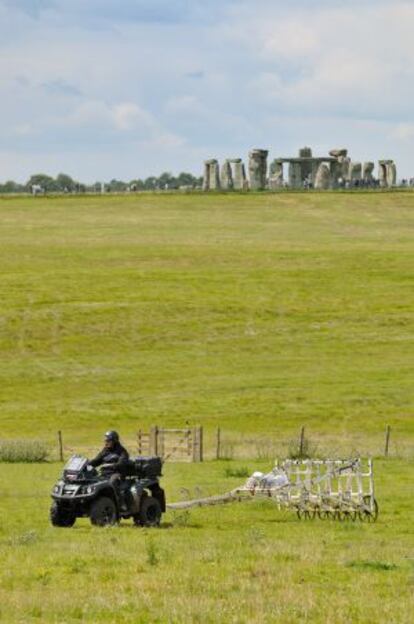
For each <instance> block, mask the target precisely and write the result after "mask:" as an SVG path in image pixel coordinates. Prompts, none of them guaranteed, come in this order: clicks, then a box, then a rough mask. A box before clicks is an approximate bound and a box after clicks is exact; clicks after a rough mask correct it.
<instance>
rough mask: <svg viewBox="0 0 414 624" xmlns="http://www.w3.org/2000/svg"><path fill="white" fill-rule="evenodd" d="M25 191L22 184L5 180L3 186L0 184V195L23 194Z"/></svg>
mask: <svg viewBox="0 0 414 624" xmlns="http://www.w3.org/2000/svg"><path fill="white" fill-rule="evenodd" d="M25 190H26V189H25V187H24V185H23V184H18V183H17V182H14V181H13V180H7V182H5V183H4V184H0V193H23V192H24V191H25Z"/></svg>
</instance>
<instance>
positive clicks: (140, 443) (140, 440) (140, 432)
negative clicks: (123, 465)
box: [137, 429, 142, 455]
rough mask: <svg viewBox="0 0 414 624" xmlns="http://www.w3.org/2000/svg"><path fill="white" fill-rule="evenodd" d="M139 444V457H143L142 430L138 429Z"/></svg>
mask: <svg viewBox="0 0 414 624" xmlns="http://www.w3.org/2000/svg"><path fill="white" fill-rule="evenodd" d="M137 442H138V455H142V431H141V429H138V433H137Z"/></svg>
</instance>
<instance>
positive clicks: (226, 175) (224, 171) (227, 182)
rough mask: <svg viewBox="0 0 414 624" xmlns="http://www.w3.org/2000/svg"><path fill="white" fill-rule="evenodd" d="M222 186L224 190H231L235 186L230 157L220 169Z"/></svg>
mask: <svg viewBox="0 0 414 624" xmlns="http://www.w3.org/2000/svg"><path fill="white" fill-rule="evenodd" d="M220 186H221V188H222V189H223V190H224V191H229V190H231V189H232V188H233V172H232V170H231V164H230V161H229V160H228V159H227V160H225V161H224V163H223V166H222V168H221V171H220Z"/></svg>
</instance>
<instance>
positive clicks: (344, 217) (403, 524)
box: [0, 193, 414, 624]
mask: <svg viewBox="0 0 414 624" xmlns="http://www.w3.org/2000/svg"><path fill="white" fill-rule="evenodd" d="M413 225H414V194H411V193H384V194H382V193H361V194H359V193H352V194H341V193H332V194H330V193H323V194H317V193H312V194H309V195H306V194H289V193H286V194H280V195H271V194H246V195H241V194H240V195H239V194H237V195H231V194H229V195H219V194H212V195H210V196H203V195H185V196H181V195H173V194H171V195H149V194H145V195H142V196H134V197H121V196H120V197H85V198H82V197H80V198H36V199H32V198H15V199H1V200H0V354H1V358H0V426H1V436H0V437H2V438H6V439H16V438H19V437H20V438H25V439H30V438H31V439H33V440H34V439H40V440H44V441H46V442H47V443H49V444H50V445H52V444H53V445H54V447H55V449H54V450H56V431H57V430H58V429H61V430H62V431H63V435H64V441H65V451H66V454H68V453H69V452H70V451H71V450H72V449H73V450H76V449H79V448H80V449H82V450H84V451H85V452H87V453H88V454H90V453H92V452H93V451H94V450H95V449H96V448H97V447H98V446H99V444H100V441H101V438H102V432H103V431H104V430H106V429H108V428H112V427H114V428H117V429H119V430H120V432H121V434H122V437H123V439H124V440H126V442H127V443H128V446H129V447H130V448H131V450H133V441H134V436H135V432H136V431H137V429H139V428H141V429H146V428H147V427H149V426H150V425H152V424H158V425H162V426H180V425H184V424H185V422H186V421H188V422H189V423H190V424H191V425H193V424H194V425H195V424H203V425H204V427H205V438H206V444H207V455H208V456H211V454H212V452H213V448H214V430H215V427H217V426H218V425H220V426H221V427H222V429H223V431H224V433H223V447H224V449H223V450H224V452H225V455H227V456H228V457H229V458H230V460H229V461H226V462H224V461H222V462H212V461H208V462H205V463H203V464H196V465H176V464H167V466H166V468H165V473H166V474H165V479H164V483H165V487H166V490H167V495H168V498H169V499H170V500H177V499H179V498H180V497H181V496H182V495H183V494H182V493H181V491H180V488H187V489H189V490H190V491H191V492H194V493H195V492H197V494H200V491H201V492H202V493H203V494H204V493H205V494H208V493H211V494H216V493H220V492H224V491H227V490H228V489H230V488H232V487H234V486H236V485H237V484H238V483H239V482H240V480H243V479H244V477H242V476H238V475H243V474H246V471H251V472H252V471H253V470H257V469H265V468H267V467H270V465H271V463H272V461H271V460H272V459H273V457H274V456H275V455H277V454H278V455H283V454H284V453H285V454H286V453H287V452H288V450H289V448H291V447H292V444H291V440H292V438H295V443H297V437H298V434H299V430H300V427H301V426H302V425H305V426H306V431H307V434H308V435H309V436H310V439H311V442H315V444H317V445H318V454H320V453H321V454H326V453H329V454H334V455H338V454H343V455H346V454H350V453H353V452H357V451H360V452H371V453H374V454H375V455H379V454H380V453H381V449H382V448H383V436H384V428H385V425H387V424H389V425H391V427H392V438H391V440H392V444H391V455H392V459H389V460H388V461H385V460H378V461H376V463H375V470H376V484H377V498H378V502H379V505H380V517H379V520H378V523H377V524H376V525H375V526H372V525H365V524H359V523H355V524H353V523H343V524H340V523H329V522H322V521H318V520H316V521H315V522H312V523H304V522H299V521H298V520H297V519H296V517H295V516H294V515H293V514H289V513H285V512H283V513H282V512H278V511H277V510H276V509H275V508H274V507H273V506H272V505H271V504H270V503H267V502H266V501H265V502H262V503H251V504H245V505H238V504H235V505H229V506H224V507H216V508H209V509H197V510H194V511H191V512H190V513H188V512H186V513H180V514H173V513H168V514H167V515H166V517H165V519H164V524H163V528H161V529H160V530H159V531H158V530H151V531H149V530H137V529H134V528H132V526H129V525H128V523H124V524H122V525H121V527H120V528H119V529H113V530H112V529H111V530H97V529H92V528H91V527H90V525H89V524H88V522H87V521H81V522H79V523H78V524H77V526H76V527H75V528H74V529H73V530H59V529H53V528H52V527H50V526H49V525H48V519H47V515H48V507H49V503H50V501H49V492H50V489H51V486H52V484H53V482H54V480H55V478H56V477H57V475H58V473H59V471H60V466H59V465H58V464H40V465H30V466H29V465H22V464H13V465H9V464H0V560H1V562H2V563H1V568H0V621H4V622H7V623H8V622H25V623H26V622H46V623H47V622H59V624H61V623H66V622H70V623H72V622H79V621H84V622H96V621H113V622H116V623H123V622H131V623H132V622H133V623H135V622H145V623H146V622H177V623H181V622H200V623H203V624H204V623H205V622H207V623H208V622H224V623H227V622H231V623H233V622H234V623H236V622H237V623H241V622H246V623H250V622H257V623H260V624H261V623H262V622H265V623H266V622H282V621H283V622H286V623H290V622H292V623H293V622H295V623H296V622H312V623H321V624H322V623H323V624H325V623H327V622H332V623H335V624H341V623H342V622H343V623H345V622H346V623H348V622H356V623H368V622H375V623H377V622H379V623H381V622H391V623H394V622H395V623H398V624H400V623H405V622H407V624H408V622H411V614H412V606H413V605H412V594H413V591H412V590H413V583H414V568H413V560H414V559H413V557H414V543H413V542H414V540H413V538H412V525H413V520H414V506H413V503H412V474H413V467H414V466H413V454H414V452H413V451H414V419H413V417H412V416H413V408H414V390H413V384H412V370H413V364H414V356H413V353H414V349H413V346H414V345H413V336H414V332H413V330H414V322H413V300H414V294H413V293H414V289H413V282H414V271H413V269H414V245H413ZM232 457H240V459H239V460H238V461H234V460H231V458H232ZM265 458H266V461H265Z"/></svg>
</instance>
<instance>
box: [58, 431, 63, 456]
mask: <svg viewBox="0 0 414 624" xmlns="http://www.w3.org/2000/svg"><path fill="white" fill-rule="evenodd" d="M58 443H59V460H60V461H61V462H63V439H62V432H61V431H60V430H59V431H58Z"/></svg>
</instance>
